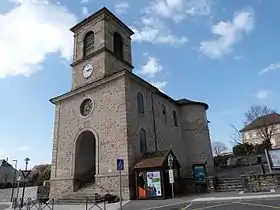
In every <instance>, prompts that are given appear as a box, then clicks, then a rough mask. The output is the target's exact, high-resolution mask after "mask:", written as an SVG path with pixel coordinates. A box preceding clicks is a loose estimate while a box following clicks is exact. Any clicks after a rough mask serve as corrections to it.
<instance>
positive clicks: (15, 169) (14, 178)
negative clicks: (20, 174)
mask: <svg viewBox="0 0 280 210" xmlns="http://www.w3.org/2000/svg"><path fill="white" fill-rule="evenodd" d="M13 162H15V168H14V177H13V186H12V195H11V202H13V198H14V187H15V181H16V175H17V163H18V161H17V160H13Z"/></svg>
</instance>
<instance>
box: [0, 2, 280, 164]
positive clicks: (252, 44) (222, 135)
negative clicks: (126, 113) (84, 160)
mask: <svg viewBox="0 0 280 210" xmlns="http://www.w3.org/2000/svg"><path fill="white" fill-rule="evenodd" d="M104 6H106V7H107V8H108V9H110V10H111V11H112V12H113V13H114V14H116V15H117V16H118V17H119V18H120V19H122V20H123V21H124V22H125V23H126V24H127V25H128V26H129V27H131V29H133V30H134V32H135V35H133V37H132V45H133V47H132V50H133V53H132V54H133V64H134V66H135V69H134V72H135V73H136V74H137V75H139V76H141V77H142V78H144V79H146V80H147V81H149V82H151V83H152V84H154V85H155V86H157V87H158V88H159V89H161V90H162V91H164V92H165V93H166V94H168V95H170V96H171V97H173V98H174V99H180V98H188V99H191V100H198V101H203V102H206V103H208V104H209V106H210V107H209V110H208V111H207V113H208V120H209V121H210V122H211V123H210V125H209V126H210V133H211V139H212V141H222V142H225V143H226V144H227V145H228V147H231V146H232V140H231V135H232V128H231V124H233V125H235V126H236V127H237V128H238V129H239V128H240V129H241V128H242V126H243V122H244V113H245V112H246V111H247V110H248V109H249V108H250V106H251V105H258V104H259V105H263V104H265V105H267V106H268V107H270V108H273V109H276V111H277V110H279V108H280V107H279V106H280V105H279V104H280V103H279V102H280V98H279V97H277V95H278V94H277V92H279V90H280V85H279V83H277V82H278V80H279V79H278V78H279V76H280V57H279V55H280V47H279V45H280V42H279V40H278V38H279V37H280V27H278V26H279V21H278V20H279V18H280V14H279V12H278V8H279V7H280V1H277V0H267V1H264V0H247V1H244V0H226V1H225V0H133V1H132V0H130V1H128V0H124V1H122V0H118V1H117V0H71V1H69V0H60V1H57V0H56V1H54V0H1V1H0V28H1V33H0V61H1V62H0V90H1V91H0V98H1V101H2V103H0V141H1V146H0V158H8V159H9V161H12V160H13V159H17V160H18V161H19V167H20V168H22V167H23V166H24V159H25V158H26V157H29V158H30V160H31V161H30V164H29V166H30V167H32V166H33V165H36V164H41V163H50V161H51V151H52V140H53V124H54V105H53V104H51V103H50V102H49V99H50V98H52V97H55V96H57V95H60V94H63V93H65V92H68V91H69V90H70V88H71V76H72V75H71V67H70V63H71V62H72V54H73V34H72V32H70V31H69V29H70V28H71V27H72V26H74V25H75V24H76V23H77V22H79V21H81V20H83V19H84V18H86V17H87V16H89V15H90V14H92V13H94V12H96V11H97V10H98V9H100V8H102V7H104Z"/></svg>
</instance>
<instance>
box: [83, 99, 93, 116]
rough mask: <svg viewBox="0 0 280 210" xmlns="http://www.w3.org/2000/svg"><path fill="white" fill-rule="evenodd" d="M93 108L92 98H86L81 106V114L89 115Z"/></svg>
mask: <svg viewBox="0 0 280 210" xmlns="http://www.w3.org/2000/svg"><path fill="white" fill-rule="evenodd" d="M92 109H93V102H92V100H91V99H89V98H88V99H85V100H84V101H83V102H82V104H81V107H80V112H81V115H83V116H88V115H89V114H90V112H91V111H92Z"/></svg>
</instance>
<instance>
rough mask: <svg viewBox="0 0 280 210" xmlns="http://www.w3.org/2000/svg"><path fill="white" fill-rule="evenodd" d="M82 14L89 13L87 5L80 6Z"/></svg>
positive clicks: (86, 14)
mask: <svg viewBox="0 0 280 210" xmlns="http://www.w3.org/2000/svg"><path fill="white" fill-rule="evenodd" d="M82 14H83V16H85V17H86V16H88V15H89V12H88V8H87V7H82Z"/></svg>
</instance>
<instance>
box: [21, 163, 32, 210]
mask: <svg viewBox="0 0 280 210" xmlns="http://www.w3.org/2000/svg"><path fill="white" fill-rule="evenodd" d="M24 161H25V172H26V173H27V174H28V172H27V166H28V162H29V161H30V159H29V158H25V159H24ZM26 178H27V177H24V179H25V180H24V182H23V189H22V198H21V203H20V206H21V208H22V207H23V200H24V192H25V185H26Z"/></svg>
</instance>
